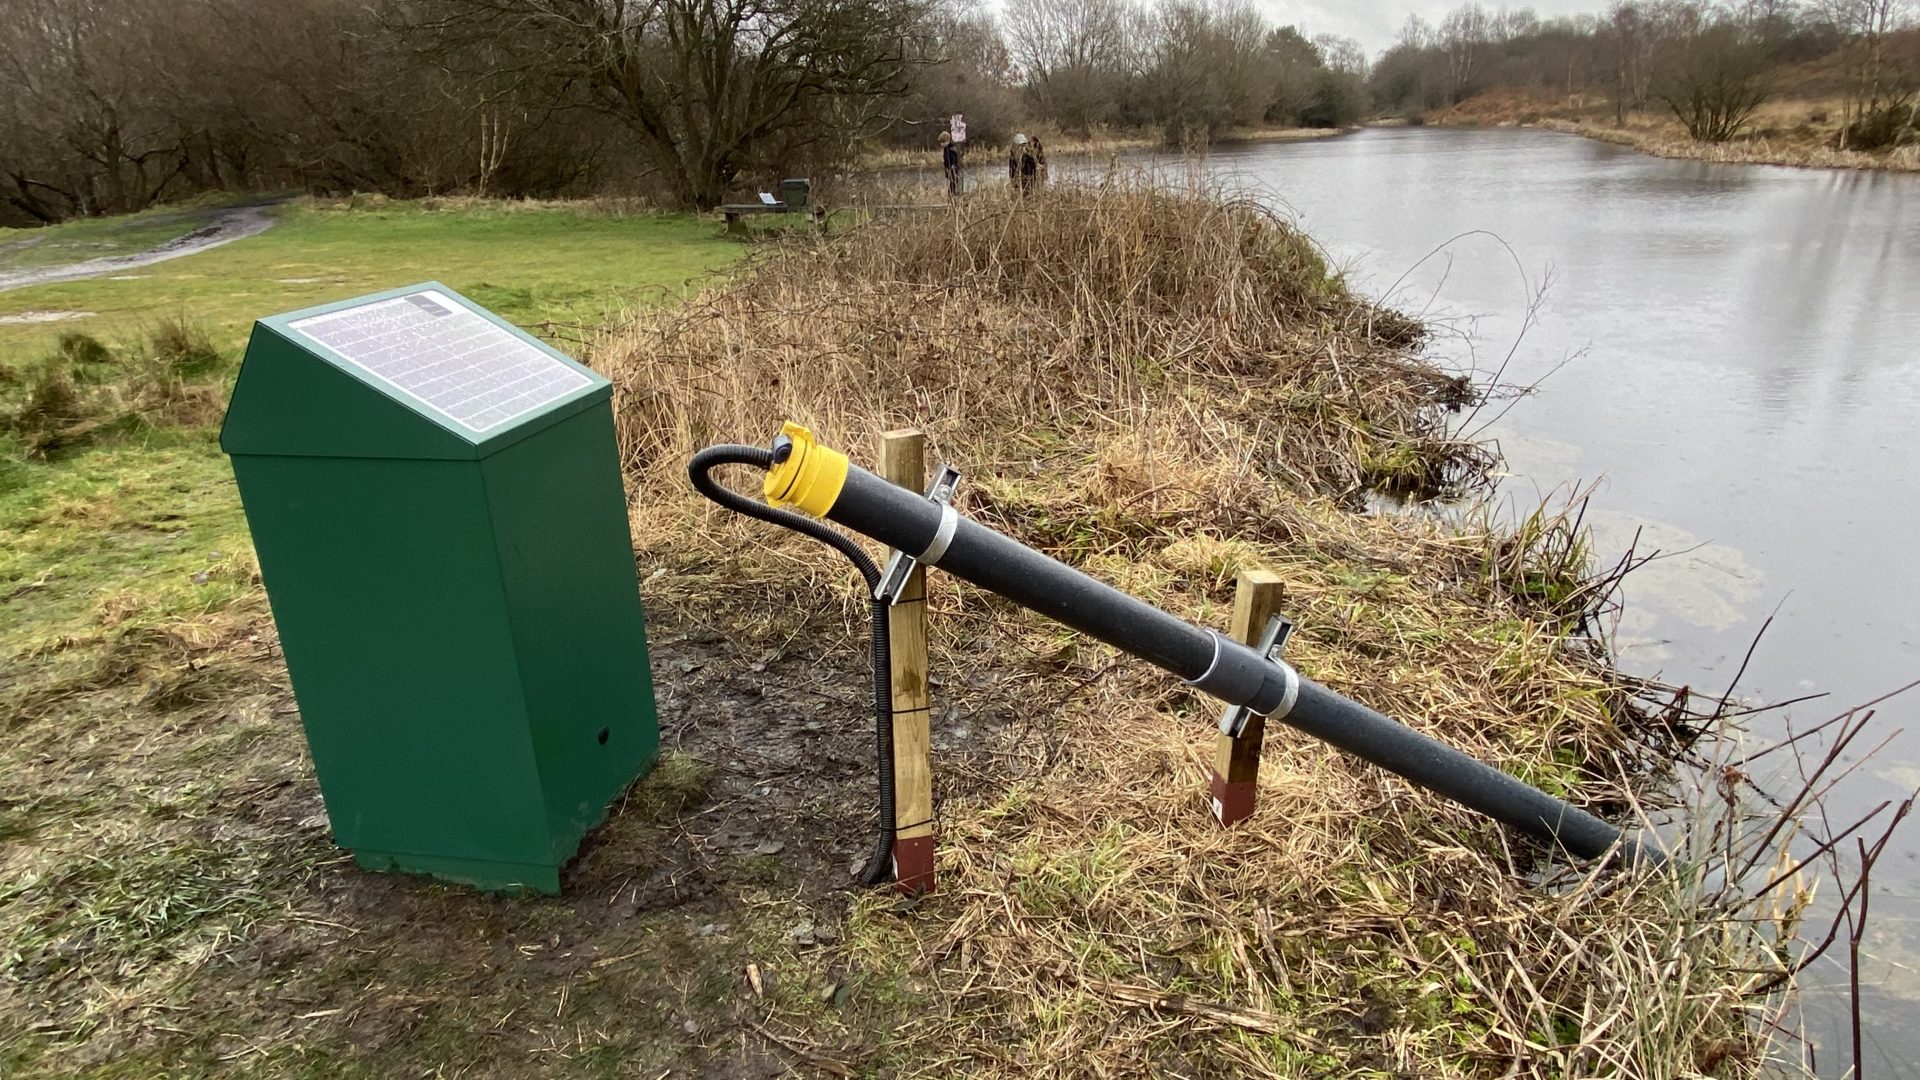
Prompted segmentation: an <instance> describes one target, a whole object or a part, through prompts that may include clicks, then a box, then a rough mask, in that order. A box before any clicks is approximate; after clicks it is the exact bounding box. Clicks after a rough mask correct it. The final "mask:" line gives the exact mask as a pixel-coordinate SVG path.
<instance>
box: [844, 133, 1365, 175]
mask: <svg viewBox="0 0 1920 1080" xmlns="http://www.w3.org/2000/svg"><path fill="white" fill-rule="evenodd" d="M1357 130H1359V129H1358V128H1350V127H1349V128H1295V127H1284V128H1283V127H1261V128H1238V129H1235V130H1233V131H1231V132H1228V133H1226V134H1224V135H1222V136H1221V137H1220V138H1218V139H1215V140H1214V142H1213V144H1214V145H1216V146H1231V145H1234V144H1238V143H1268V142H1301V141H1305V140H1309V139H1331V138H1335V137H1338V136H1341V135H1347V134H1351V133H1352V132H1354V131H1357ZM1040 134H1041V137H1042V139H1043V141H1044V142H1045V144H1046V148H1047V156H1048V158H1049V159H1053V158H1076V157H1077V158H1105V157H1113V156H1116V155H1118V154H1123V153H1129V152H1138V151H1150V150H1165V149H1167V143H1166V140H1165V139H1162V138H1160V137H1159V136H1158V135H1154V134H1126V135H1122V134H1113V133H1098V134H1093V135H1083V136H1075V135H1061V134H1057V133H1052V132H1041V133H1040ZM1006 158H1007V148H1006V147H1005V146H998V145H995V144H992V143H978V144H976V143H972V142H969V143H968V146H967V163H968V166H969V167H970V168H976V169H977V168H982V167H983V166H982V164H981V163H982V162H986V163H989V164H999V165H1002V166H1004V165H1005V164H1006ZM939 167H940V153H939V149H938V148H937V147H932V148H929V149H926V150H920V149H903V148H899V147H887V148H881V149H875V150H870V151H868V152H867V153H866V154H863V155H862V156H861V158H860V169H861V170H863V171H880V170H887V169H927V168H930V169H935V170H937V169H938V168H939Z"/></svg>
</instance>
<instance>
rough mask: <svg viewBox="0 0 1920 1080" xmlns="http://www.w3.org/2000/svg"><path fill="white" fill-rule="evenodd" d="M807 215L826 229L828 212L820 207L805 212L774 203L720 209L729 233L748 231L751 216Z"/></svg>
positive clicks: (747, 204)
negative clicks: (748, 218)
mask: <svg viewBox="0 0 1920 1080" xmlns="http://www.w3.org/2000/svg"><path fill="white" fill-rule="evenodd" d="M802 213H804V214H806V215H807V220H808V221H810V222H812V223H813V224H815V225H818V226H821V227H822V228H824V227H825V226H826V224H827V212H826V210H825V209H823V208H821V207H818V206H808V207H807V208H806V209H805V210H795V209H794V208H793V207H791V206H788V205H787V204H786V203H784V202H774V203H727V204H725V205H723V206H721V207H720V216H721V217H723V218H725V219H726V222H727V231H728V232H730V233H736V234H737V233H744V232H746V231H747V216H748V215H750V214H802Z"/></svg>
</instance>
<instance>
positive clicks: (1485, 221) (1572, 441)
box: [1208, 128, 1920, 1076]
mask: <svg viewBox="0 0 1920 1080" xmlns="http://www.w3.org/2000/svg"><path fill="white" fill-rule="evenodd" d="M1208 168H1209V169H1210V170H1211V171H1212V172H1213V173H1214V174H1215V175H1216V176H1217V177H1219V178H1220V179H1222V180H1224V181H1226V182H1227V183H1229V184H1230V185H1231V186H1233V187H1235V188H1239V189H1242V190H1245V191H1247V192H1248V193H1251V194H1255V195H1257V196H1258V197H1260V198H1263V199H1266V200H1270V201H1273V202H1276V203H1278V204H1282V205H1284V206H1285V207H1286V208H1288V209H1290V210H1291V211H1292V213H1293V214H1294V215H1296V216H1297V218H1298V220H1299V223H1300V224H1301V226H1302V227H1303V228H1305V230H1306V231H1307V232H1308V233H1309V234H1311V235H1312V236H1313V237H1315V238H1316V239H1317V240H1318V241H1320V242H1321V243H1322V244H1323V245H1325V246H1326V248H1327V249H1328V251H1329V253H1330V254H1331V255H1332V256H1333V258H1334V260H1335V262H1336V263H1338V264H1340V265H1343V266H1345V267H1347V268H1348V270H1349V273H1350V277H1351V280H1352V281H1353V282H1354V284H1356V285H1357V286H1358V287H1359V288H1361V289H1362V290H1364V291H1367V292H1370V293H1372V294H1373V295H1376V296H1379V295H1386V294H1388V293H1391V294H1392V295H1391V297H1390V299H1391V300H1392V301H1393V302H1394V303H1395V304H1396V305H1397V306H1399V307H1402V308H1404V309H1408V310H1412V311H1425V312H1426V313H1427V314H1428V316H1429V317H1447V318H1451V319H1452V320H1454V322H1452V323H1451V324H1450V325H1453V326H1455V327H1457V328H1459V329H1461V330H1463V331H1470V337H1461V338H1452V339H1443V340H1441V341H1439V342H1438V343H1437V349H1438V351H1439V352H1441V353H1443V354H1447V355H1450V356H1451V357H1453V358H1454V359H1471V360H1472V361H1473V362H1474V363H1475V364H1476V366H1477V367H1478V368H1479V369H1480V370H1481V371H1482V373H1483V375H1485V374H1490V373H1491V372H1492V371H1493V370H1494V369H1496V368H1497V367H1498V366H1499V365H1500V363H1501V361H1502V359H1503V358H1504V357H1505V356H1506V354H1507V353H1508V351H1509V348H1510V346H1512V344H1513V342H1514V339H1515V335H1516V334H1517V333H1518V332H1519V331H1520V329H1521V328H1522V326H1523V324H1524V323H1525V322H1526V320H1527V317H1528V311H1529V308H1530V306H1531V307H1534V309H1535V310H1534V317H1535V320H1536V321H1535V323H1534V325H1533V326H1532V327H1531V328H1530V329H1528V330H1527V333H1526V335H1525V337H1524V338H1523V339H1521V341H1520V344H1519V347H1518V348H1517V349H1516V350H1514V351H1513V355H1512V360H1511V362H1510V364H1509V365H1508V367H1507V369H1506V371H1505V372H1504V374H1503V375H1502V376H1501V381H1502V382H1506V383H1514V384H1531V383H1534V382H1536V381H1540V380H1544V381H1541V382H1540V386H1539V388H1538V391H1537V392H1536V393H1535V394H1533V395H1531V396H1529V397H1527V398H1525V399H1523V400H1521V401H1519V402H1518V403H1517V404H1515V405H1514V406H1513V407H1512V409H1511V411H1509V412H1507V413H1506V414H1505V415H1504V417H1502V418H1501V419H1499V420H1498V421H1497V422H1495V423H1494V424H1493V425H1492V426H1491V427H1490V428H1488V429H1487V432H1486V434H1487V435H1489V436H1491V437H1494V438H1496V439H1498V440H1499V443H1500V447H1501V449H1502V450H1503V451H1504V453H1505V455H1506V459H1507V462H1508V466H1509V468H1510V470H1511V473H1512V475H1511V476H1510V477H1508V478H1507V479H1506V480H1505V481H1503V485H1502V488H1503V495H1504V497H1506V498H1508V499H1510V500H1512V501H1513V502H1515V503H1516V504H1519V505H1520V506H1521V507H1522V509H1525V508H1530V507H1531V505H1533V504H1534V503H1535V502H1536V501H1537V499H1538V496H1539V495H1541V494H1550V493H1552V492H1553V491H1554V490H1555V489H1556V488H1559V489H1563V490H1564V488H1565V486H1566V485H1568V484H1570V483H1572V482H1576V481H1594V480H1599V481H1601V485H1600V487H1599V489H1598V491H1597V492H1596V494H1595V495H1594V497H1593V499H1592V503H1591V509H1590V512H1589V514H1588V520H1589V521H1590V522H1591V523H1593V525H1594V526H1595V538H1596V541H1597V544H1598V547H1599V551H1598V553H1597V554H1598V557H1599V558H1600V559H1601V560H1602V561H1611V560H1612V559H1614V558H1617V557H1618V556H1619V555H1620V553H1622V552H1623V551H1625V550H1626V549H1627V547H1628V546H1629V545H1630V544H1632V543H1633V542H1634V537H1635V534H1636V532H1638V534H1639V549H1638V550H1640V551H1641V552H1642V553H1645V552H1648V551H1651V550H1653V549H1659V550H1662V551H1666V552H1676V553H1677V552H1686V554H1676V555H1674V556H1673V557H1671V558H1667V559H1663V560H1661V561H1659V562H1657V563H1654V564H1652V565H1650V566H1648V567H1646V568H1644V569H1642V570H1639V571H1637V572H1636V573H1634V574H1633V575H1631V576H1630V577H1629V578H1628V581H1627V584H1626V589H1625V593H1626V613H1625V617H1624V618H1623V619H1622V621H1621V624H1620V626H1619V628H1618V636H1619V644H1620V646H1621V647H1620V651H1619V653H1618V660H1619V663H1620V665H1621V667H1622V668H1624V669H1625V670H1627V671H1629V672H1632V673H1634V674H1642V675H1656V674H1657V675H1661V676H1663V677H1664V678H1665V679H1666V680H1667V681H1669V682H1673V683H1677V684H1688V685H1691V686H1693V687H1696V688H1698V689H1700V690H1703V691H1708V692H1711V693H1713V694H1715V695H1718V694H1720V693H1722V692H1724V691H1725V690H1726V688H1727V684H1728V682H1729V681H1730V680H1731V679H1732V678H1733V676H1734V674H1735V672H1736V671H1737V670H1738V668H1739V667H1740V664H1741V660H1742V657H1743V655H1744V654H1745V653H1746V651H1747V647H1748V645H1749V643H1750V642H1751V641H1752V640H1753V638H1754V635H1755V634H1756V633H1757V632H1758V631H1759V630H1760V627H1761V624H1762V623H1763V622H1764V621H1765V620H1766V618H1767V616H1768V615H1769V614H1770V613H1774V612H1776V609H1777V616H1776V618H1775V621H1774V624H1773V626H1772V628H1771V629H1770V630H1768V631H1767V633H1766V635H1765V636H1764V637H1763V638H1762V639H1761V641H1760V643H1759V646H1758V648H1757V650H1756V651H1755V653H1754V657H1753V661H1752V664H1751V666H1750V667H1749V669H1748V672H1747V675H1746V676H1745V677H1744V678H1743V679H1742V681H1741V688H1742V692H1743V693H1744V694H1745V695H1746V696H1747V697H1749V698H1750V699H1754V700H1757V701H1761V702H1771V701H1783V700H1785V699H1787V698H1792V697H1798V696H1801V695H1804V694H1808V693H1814V692H1821V691H1824V692H1827V693H1828V694H1829V695H1830V696H1829V697H1827V698H1825V699H1822V700H1820V701H1817V702H1811V703H1807V704H1803V705H1798V706H1794V707H1792V708H1790V709H1789V710H1786V713H1785V715H1784V716H1783V715H1769V716H1765V717H1762V718H1759V719H1757V720H1756V721H1755V722H1754V725H1753V726H1754V728H1755V734H1756V735H1757V736H1766V735H1772V736H1778V735H1779V734H1780V733H1781V732H1782V731H1783V730H1784V727H1785V724H1786V723H1788V722H1791V723H1792V724H1793V725H1794V726H1795V728H1796V729H1802V728H1805V727H1807V726H1810V725H1811V724H1812V723H1814V722H1815V721H1817V720H1819V719H1824V718H1825V717H1827V716H1829V715H1832V714H1833V713H1835V712H1838V711H1839V710H1840V709H1841V708H1843V707H1845V706H1847V705H1851V704H1856V703H1859V702H1863V701H1866V700H1867V699H1869V698H1873V697H1876V696H1878V695H1880V694H1882V693H1885V692H1886V691H1888V690H1891V689H1893V688H1895V687H1897V686H1900V685H1902V684H1904V683H1906V682H1909V681H1911V680H1913V679H1916V678H1920V553H1916V552H1915V551H1914V550H1913V548H1912V547H1911V545H1912V544H1913V541H1914V532H1915V528H1914V526H1915V524H1916V520H1917V519H1920V515H1917V514H1916V505H1915V504H1916V499H1917V498H1920V444H1917V443H1916V438H1915V431H1914V428H1915V424H1916V421H1920V177H1917V176H1910V175H1889V174H1879V173H1861V172H1839V171H1822V170H1802V169H1786V168H1775V167H1765V166H1750V165H1714V164H1707V163H1703V162H1693V161H1671V160H1664V159H1660V158H1654V157H1649V156H1646V155H1643V154H1639V153H1635V152H1633V151H1630V150H1627V149H1624V148H1621V147H1617V146H1613V145H1609V144H1606V143H1601V142H1596V141H1592V140H1587V139H1582V138H1579V137H1576V136H1569V135H1557V134H1551V133H1545V132H1530V131H1444V130H1429V129H1418V128H1399V129H1390V128H1383V129H1371V130H1366V131H1362V132H1359V133H1357V134H1354V135H1351V136H1347V137H1344V138H1336V139H1328V140H1323V141H1317V142H1306V143H1287V144H1275V145H1251V146H1246V147H1236V148H1229V149H1226V150H1221V151H1216V152H1215V153H1214V154H1213V155H1212V157H1211V158H1210V159H1209V163H1208ZM1462 234H1474V235H1465V236H1463V235H1462ZM1450 241H1451V242H1450ZM1435 249H1444V250H1443V251H1442V253H1441V254H1440V255H1436V256H1433V257H1431V258H1428V256H1429V253H1430V252H1433V251H1434V250H1435ZM1423 259H1426V261H1425V262H1424V263H1423V262H1422V260H1423ZM1523 275H1524V276H1523ZM1542 285H1544V286H1545V288H1544V292H1543V293H1541V292H1540V289H1541V286H1542ZM1536 293H1539V295H1540V299H1539V302H1538V304H1537V305H1534V304H1533V297H1534V295H1535V294H1536ZM1497 411H1498V406H1496V407H1494V408H1492V409H1489V410H1487V411H1486V412H1483V414H1482V416H1481V417H1480V419H1481V420H1485V419H1486V418H1487V413H1489V412H1497ZM1917 714H1920V691H1915V692H1914V694H1913V695H1909V696H1908V697H1905V698H1896V699H1895V700H1893V701H1892V702H1889V703H1888V704H1887V705H1886V706H1884V707H1883V708H1882V710H1881V713H1880V716H1881V718H1882V719H1881V721H1880V725H1881V726H1880V733H1881V735H1884V734H1887V733H1891V732H1892V731H1893V730H1895V729H1896V728H1901V727H1908V728H1913V727H1920V725H1916V724H1914V723H1913V721H1914V719H1915V717H1916V715H1917ZM1858 741H1859V742H1860V743H1863V744H1870V743H1872V742H1877V741H1878V737H1877V736H1876V737H1867V736H1863V737H1862V738H1861V739H1860V740H1858ZM1862 748H1863V749H1864V746H1863V747H1862ZM1779 756H1781V757H1784V756H1785V755H1779ZM1916 786H1920V730H1911V731H1908V732H1907V733H1906V734H1904V735H1901V736H1899V737H1896V738H1895V739H1894V740H1893V742H1892V743H1891V744H1890V745H1889V746H1888V747H1887V748H1886V749H1884V750H1882V751H1881V752H1880V753H1879V754H1878V755H1876V756H1875V757H1874V758H1873V759H1872V760H1871V761H1869V762H1868V763H1867V764H1866V765H1865V766H1864V767H1863V768H1862V769H1861V770H1860V772H1858V773H1856V774H1855V775H1854V777H1852V778H1851V779H1850V780H1849V782H1848V784H1847V785H1846V790H1845V791H1844V792H1843V794H1841V795H1840V796H1839V798H1838V802H1837V803H1836V804H1835V805H1834V807H1833V809H1834V811H1835V816H1836V818H1839V817H1842V816H1844V817H1846V819H1847V820H1849V821H1851V820H1852V818H1853V817H1857V816H1858V815H1859V814H1860V813H1864V812H1865V810H1867V809H1870V808H1871V807H1872V806H1873V805H1874V804H1877V803H1878V802H1879V801H1881V800H1883V799H1898V798H1901V797H1904V796H1905V795H1906V794H1909V793H1911V792H1912V791H1913V790H1914V788H1915V787H1916ZM1849 812H1851V813H1849ZM1917 921H1920V825H1915V826H1912V827H1909V828H1907V829H1906V830H1905V831H1904V832H1903V833H1902V834H1901V835H1899V836H1897V837H1896V838H1895V840H1894V842H1893V843H1892V844H1891V845H1890V846H1889V849H1888V853H1887V854H1886V855H1885V856H1883V857H1882V859H1881V862H1880V866H1879V869H1878V870H1877V871H1876V873H1875V876H1874V878H1873V896H1872V915H1871V922H1872V924H1873V925H1874V926H1875V927H1876V929H1875V931H1874V932H1873V933H1872V934H1871V935H1870V937H1869V943H1868V944H1869V948H1870V949H1871V950H1872V952H1873V953H1874V958H1873V959H1871V960H1867V961H1865V962H1864V963H1863V972H1864V976H1863V979H1864V981H1865V982H1866V983H1868V984H1870V985H1871V986H1872V987H1873V988H1874V989H1873V992H1872V993H1871V994H1870V995H1869V1000H1868V1014H1867V1015H1868V1022H1869V1027H1870V1030H1869V1032H1868V1042H1869V1043H1870V1044H1872V1045H1869V1046H1868V1048H1867V1051H1866V1053H1865V1054H1864V1057H1865V1059H1866V1060H1865V1061H1864V1062H1863V1065H1865V1066H1866V1068H1865V1075H1867V1076H1920V1006H1917V1005H1916V1004H1915V1002H1917V1001H1920V971H1916V967H1920V959H1916V954H1920V949H1917V948H1916V946H1915V942H1916V936H1920V935H1916V931H1920V925H1916V923H1917ZM1809 976H1810V977H1809V978H1808V979H1807V983H1808V984H1809V986H1810V993H1809V996H1808V1000H1809V1005H1808V1011H1809V1013H1810V1014H1812V1015H1811V1019H1810V1022H1809V1028H1810V1030H1811V1031H1812V1033H1813V1034H1814V1035H1815V1036H1816V1039H1817V1042H1818V1044H1819V1046H1820V1055H1819V1057H1820V1066H1821V1072H1822V1073H1825V1074H1828V1075H1839V1073H1840V1070H1841V1069H1843V1068H1844V1066H1845V1065H1846V1060H1845V1059H1846V1058H1847V1057H1848V1056H1849V1048H1848V1046H1849V1043H1850V1038H1849V1037H1848V1035H1847V1034H1846V1031H1845V1027H1844V1024H1843V1023H1842V1021H1841V1019H1840V1012H1839V1010H1838V1009H1836V1007H1835V1006H1836V1001H1835V998H1834V996H1833V994H1834V991H1835V990H1836V989H1838V990H1844V986H1845V979H1844V971H1843V969H1842V968H1841V967H1840V966H1839V965H1837V964H1822V965H1820V966H1818V967H1816V968H1815V969H1813V970H1812V971H1811V972H1810V973H1809Z"/></svg>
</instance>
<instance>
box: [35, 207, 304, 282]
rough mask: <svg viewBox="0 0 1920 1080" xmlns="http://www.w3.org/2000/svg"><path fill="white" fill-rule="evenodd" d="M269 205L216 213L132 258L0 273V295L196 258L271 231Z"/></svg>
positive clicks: (88, 261) (113, 257) (106, 257)
mask: <svg viewBox="0 0 1920 1080" xmlns="http://www.w3.org/2000/svg"><path fill="white" fill-rule="evenodd" d="M271 211H272V204H264V205H253V206H235V207H230V208H228V209H225V210H215V211H213V212H212V213H210V214H209V215H208V216H207V219H206V222H205V223H204V224H202V225H201V226H200V227H199V228H196V229H194V230H193V231H192V232H189V233H187V234H186V235H185V236H177V237H174V238H173V239H172V240H169V241H167V242H166V243H164V244H161V245H160V246H159V247H156V248H150V249H148V250H146V251H141V252H136V253H134V254H132V255H107V256H103V257H101V258H98V259H86V260H83V261H81V262H75V263H67V264H66V265H64V266H36V267H34V268H33V269H31V270H16V271H13V272H11V273H7V272H0V292H6V291H8V290H9V289H24V288H27V287H28V286H30V285H50V284H52V283H54V282H56V281H77V280H79V279H80V278H90V277H99V276H100V275H102V274H112V273H116V272H118V271H122V270H131V269H133V268H134V267H137V266H151V265H153V264H154V263H157V262H165V261H167V260H168V259H178V258H180V257H181V256H183V255H197V254H199V253H200V252H202V251H206V250H208V249H209V248H217V247H219V246H220V245H222V244H230V243H232V242H234V241H235V240H243V239H245V238H247V237H249V236H258V235H259V234H261V233H263V232H266V231H267V230H268V229H270V228H272V227H273V223H274V217H273V214H272V212H271Z"/></svg>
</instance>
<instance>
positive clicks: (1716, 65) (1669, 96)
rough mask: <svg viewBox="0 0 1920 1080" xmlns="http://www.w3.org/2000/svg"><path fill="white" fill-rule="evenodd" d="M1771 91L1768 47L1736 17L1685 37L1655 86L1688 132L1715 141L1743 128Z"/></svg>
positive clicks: (1737, 132)
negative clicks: (1768, 79)
mask: <svg viewBox="0 0 1920 1080" xmlns="http://www.w3.org/2000/svg"><path fill="white" fill-rule="evenodd" d="M1767 91H1768V86H1767V59H1766V53H1765V50H1764V48H1763V47H1762V46H1761V44H1760V42H1759V41H1758V40H1756V39H1755V38H1754V37H1753V36H1752V35H1751V34H1750V33H1749V32H1748V30H1747V28H1746V27H1744V26H1742V25H1740V24H1739V23H1737V22H1734V21H1732V20H1721V21H1718V22H1715V23H1712V24H1709V25H1707V26H1704V27H1702V28H1700V29H1699V30H1698V31H1696V32H1695V33H1693V34H1690V35H1688V36H1687V37H1686V38H1685V39H1684V40H1682V41H1681V42H1680V43H1679V44H1678V45H1677V46H1676V47H1675V49H1674V50H1673V51H1672V55H1671V56H1670V57H1669V58H1668V60H1667V62H1666V63H1665V64H1664V65H1663V67H1662V71H1661V74H1660V77H1659V79H1658V80H1657V82H1656V89H1655V93H1656V94H1658V96H1659V97H1660V100H1662V101H1664V102H1666V103H1667V107H1668V108H1670V109H1672V110H1673V114H1674V115H1675V116H1676V117H1678V118H1679V120H1680V122H1681V124H1683V125H1685V127H1686V129H1687V134H1688V136H1690V137H1692V138H1694V139H1698V140H1700V141H1702V142H1716V143H1717V142H1726V141H1727V140H1728V139H1731V138H1733V137H1734V136H1735V135H1738V134H1739V133H1740V129H1741V128H1743V127H1745V126H1746V124H1747V121H1748V120H1749V119H1750V118H1752V116H1753V112H1754V110H1755V109H1758V108H1759V107H1760V105H1761V103H1762V102H1764V101H1766V99H1767Z"/></svg>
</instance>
